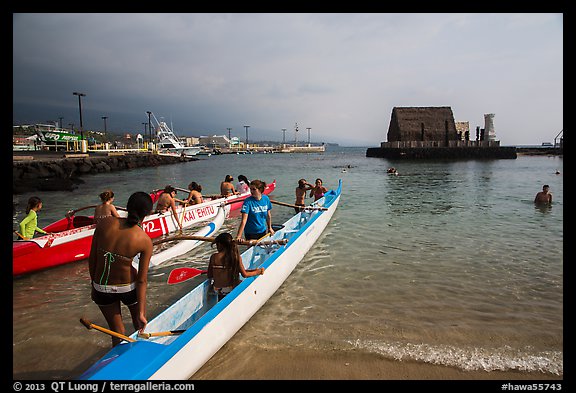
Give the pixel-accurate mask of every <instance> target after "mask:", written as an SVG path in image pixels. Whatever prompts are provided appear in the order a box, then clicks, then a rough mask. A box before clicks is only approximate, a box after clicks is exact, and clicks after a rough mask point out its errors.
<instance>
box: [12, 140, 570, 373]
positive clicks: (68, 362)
mask: <svg viewBox="0 0 576 393" xmlns="http://www.w3.org/2000/svg"><path fill="white" fill-rule="evenodd" d="M365 153H366V149H365V148H330V149H329V150H328V151H326V152H325V153H323V154H254V155H222V156H212V157H202V158H201V159H200V160H199V161H194V162H188V163H183V164H176V165H169V166H160V167H154V168H142V169H134V170H127V171H123V172H115V173H109V174H98V175H93V176H92V175H90V176H85V177H84V178H83V180H84V181H85V183H84V184H82V185H80V187H79V188H78V189H77V190H75V191H73V192H49V193H41V194H38V195H39V196H40V197H41V198H42V199H43V201H44V207H43V209H42V210H41V211H40V213H39V224H40V225H41V226H43V225H47V224H48V223H50V222H52V221H54V220H56V219H59V218H61V217H62V216H63V214H64V213H65V212H66V211H67V210H68V209H75V208H78V207H82V206H88V205H93V204H96V203H98V194H99V193H100V192H101V191H103V190H104V189H107V188H111V189H112V190H113V191H114V192H115V194H116V200H115V203H116V205H118V206H125V202H126V201H127V199H128V196H129V195H130V194H131V193H132V192H134V191H140V190H143V191H149V190H151V189H153V188H162V187H163V186H164V185H166V184H172V185H175V186H178V187H182V188H186V186H187V184H188V183H189V182H191V181H196V182H198V183H200V184H201V185H202V186H203V192H204V193H205V194H212V193H216V192H218V190H219V184H220V182H221V181H222V180H223V179H224V177H225V176H226V175H227V174H231V175H233V176H234V178H235V180H236V177H237V176H238V175H240V174H244V175H246V176H247V177H248V178H249V179H255V178H260V179H262V180H264V181H267V182H268V181H272V180H273V179H276V181H277V187H276V190H275V191H274V193H273V194H272V196H273V197H274V199H277V200H279V201H284V202H288V203H293V202H294V190H295V187H296V186H297V182H298V179H300V178H305V179H307V180H308V181H309V182H314V180H315V179H316V178H322V179H323V181H324V185H325V186H326V187H327V188H329V189H330V188H335V187H336V186H337V184H338V179H342V180H343V191H342V197H341V200H340V204H339V207H338V209H337V211H336V213H335V214H334V216H333V218H332V220H331V222H330V224H329V225H328V227H327V228H326V230H325V231H324V233H323V235H322V236H321V237H320V239H319V240H318V241H317V243H316V244H315V246H314V247H313V248H312V249H311V250H310V252H308V254H307V255H306V256H305V258H304V259H303V260H302V261H301V262H300V264H299V265H298V266H297V267H296V269H295V270H294V272H293V273H292V274H291V275H290V276H289V277H288V279H287V280H286V281H285V283H284V284H283V285H282V286H281V287H280V288H279V290H278V291H277V292H276V294H275V295H274V296H273V297H272V298H270V300H269V301H268V302H267V303H266V304H265V305H264V306H263V307H262V308H261V309H260V311H259V312H258V313H257V314H256V315H255V316H254V317H253V318H252V319H251V320H250V321H249V322H248V323H247V324H246V325H245V326H244V327H243V328H242V329H241V330H240V331H239V332H238V333H237V334H236V336H235V337H233V338H232V340H231V341H232V342H233V343H235V344H237V345H240V346H241V345H242V344H243V342H247V341H248V339H249V338H250V337H253V336H254V335H258V336H259V340H258V343H257V344H254V340H250V341H251V342H250V345H251V346H253V345H258V346H260V347H261V348H264V349H274V350H282V349H298V348H306V349H313V350H317V351H333V350H342V351H348V350H354V351H360V352H366V353H377V354H380V355H382V356H384V357H386V358H389V359H393V360H397V361H415V362H422V363H430V364H435V365H443V366H446V367H455V368H458V369H461V370H464V371H467V370H485V371H493V370H515V371H518V372H531V373H540V372H541V373H543V374H547V375H553V376H561V375H563V241H564V231H563V229H564V228H563V223H564V217H563V203H564V200H563V184H564V182H563V176H564V175H563V173H564V172H563V161H562V158H561V157H558V156H518V158H517V159H516V160H464V161H445V160H434V161H391V160H386V159H380V158H367V157H365ZM390 166H394V167H396V168H397V169H398V172H399V175H398V176H394V175H390V174H388V173H387V172H386V170H387V168H389V167H390ZM556 171H560V174H556ZM543 184H549V185H550V190H551V192H552V194H553V197H554V201H553V204H552V206H551V207H545V208H540V207H535V206H534V204H533V199H534V196H535V194H536V193H537V192H538V191H540V190H541V189H542V185H543ZM31 195H32V194H23V195H18V196H14V199H15V200H16V201H19V202H20V204H19V206H18V207H17V211H16V214H15V216H14V218H13V222H14V227H15V228H16V225H17V223H18V222H19V220H21V219H22V218H23V214H24V213H23V210H24V208H25V203H26V201H27V199H28V197H29V196H31ZM178 196H180V197H181V196H182V194H181V193H179V194H178ZM309 201H311V199H309ZM292 214H293V209H291V208H287V207H282V206H277V205H275V206H274V210H273V222H274V223H275V224H277V223H278V224H279V223H282V222H284V221H285V220H287V219H288V218H289V217H290V216H291V215H292ZM238 222H239V218H238V216H237V215H233V216H232V217H231V218H229V219H228V220H227V221H226V223H225V225H224V227H223V229H222V230H228V231H231V232H233V233H236V228H237V227H238ZM188 231H190V233H191V232H192V231H191V230H188ZM212 252H213V249H211V248H210V246H209V245H206V246H201V247H198V248H197V249H195V250H193V251H192V252H190V253H189V254H187V255H184V256H181V257H178V258H176V259H174V260H173V261H171V262H170V264H169V266H165V267H164V268H160V269H158V270H157V271H154V272H153V273H151V276H150V279H149V290H148V318H149V319H151V318H152V317H153V315H154V314H155V313H157V312H159V311H160V310H161V309H163V308H165V307H166V306H168V305H169V304H171V302H173V301H174V299H176V298H177V297H179V296H180V295H181V294H182V293H184V292H185V291H187V290H189V289H190V288H191V287H192V286H194V285H197V284H198V282H199V280H202V278H201V277H198V278H197V279H193V280H190V281H188V282H186V283H183V284H179V285H167V284H166V279H167V275H168V273H169V272H170V271H171V270H172V269H173V268H174V267H181V266H191V267H197V268H205V267H206V266H207V262H208V257H209V255H210V254H211V253H212ZM82 316H84V317H86V318H88V319H89V320H91V321H92V322H93V323H95V324H98V325H100V326H104V327H106V323H105V321H104V319H103V317H102V316H101V314H100V312H99V310H98V308H97V307H96V306H95V305H94V304H93V303H92V302H91V300H90V286H89V275H88V271H87V263H86V262H77V263H73V264H69V265H65V266H61V267H57V268H53V269H49V270H46V271H42V272H37V273H34V274H31V275H28V276H24V277H19V278H15V279H14V280H13V328H14V329H13V335H12V337H13V376H14V378H15V379H29V378H42V379H67V378H74V377H76V376H77V375H79V374H80V373H81V372H82V371H84V370H85V369H86V368H88V367H89V365H90V364H91V363H92V362H93V361H95V360H96V359H97V358H98V357H100V356H101V355H103V354H104V353H105V352H106V351H107V349H109V346H110V338H109V336H107V335H105V334H102V333H100V332H97V331H94V330H91V331H88V330H87V329H86V328H85V327H84V326H83V325H81V324H80V323H79V321H78V320H79V318H80V317H82ZM125 323H126V326H127V329H128V331H131V330H130V329H131V324H130V322H129V316H128V312H127V310H126V311H125ZM215 356H216V357H217V356H219V354H216V355H215Z"/></svg>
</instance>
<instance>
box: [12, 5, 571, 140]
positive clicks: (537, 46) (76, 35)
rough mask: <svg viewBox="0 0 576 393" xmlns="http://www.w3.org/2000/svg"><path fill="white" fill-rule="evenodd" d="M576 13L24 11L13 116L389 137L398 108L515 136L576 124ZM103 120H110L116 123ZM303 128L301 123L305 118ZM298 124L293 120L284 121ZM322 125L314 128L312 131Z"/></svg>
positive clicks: (551, 132)
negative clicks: (566, 92) (575, 118)
mask: <svg viewBox="0 0 576 393" xmlns="http://www.w3.org/2000/svg"><path fill="white" fill-rule="evenodd" d="M563 25H564V22H563V14H558V13H556V14H554V13H495V14H490V13H481V14H477V13H464V14H458V13H446V14H440V13H438V14H429V13H408V14H399V13H393V14H386V13H366V14H364V13H326V14H323V13H311V14H306V13H271V14H267V13H242V14H241V13H231V14H225V13H221V14H219V13H216V14H206V13H188V14H187V13H184V14H152V13H120V14H93V13H81V14H72V13H61V14H59V13H52V14H34V13H20V14H18V13H17V14H13V125H21V124H34V123H46V122H47V121H50V120H52V121H59V118H60V117H62V118H63V119H62V124H63V126H64V127H69V126H70V124H72V123H74V127H78V126H79V124H80V110H79V102H78V96H75V95H73V94H72V93H73V92H80V93H83V94H86V96H84V97H82V102H81V104H82V123H83V128H84V130H94V131H102V130H104V125H105V123H106V128H107V130H108V131H109V132H115V133H125V132H129V133H137V132H140V133H144V127H145V126H144V125H143V124H142V123H147V122H148V115H147V114H146V112H147V111H151V112H153V113H154V115H155V116H156V117H157V118H158V119H164V121H166V123H167V124H168V125H169V126H170V125H171V128H172V129H173V131H174V132H175V133H176V134H177V135H178V136H203V135H228V130H227V129H228V128H231V129H232V130H231V131H230V134H231V136H232V137H234V136H237V137H239V138H240V139H241V140H242V141H244V140H245V138H246V128H245V127H244V126H245V125H249V126H250V127H249V128H248V138H249V141H250V142H252V141H263V140H269V141H278V142H282V141H283V140H285V141H286V142H287V143H292V142H294V141H295V140H297V141H298V142H308V138H309V139H310V141H311V142H313V143H319V142H325V143H338V144H340V145H341V146H379V145H380V143H381V142H384V141H386V140H387V132H388V126H389V124H390V117H391V114H392V109H393V108H394V107H407V106H419V107H422V106H424V107H434V106H449V107H451V108H452V111H453V114H454V119H455V121H468V122H469V123H470V130H471V137H472V138H474V135H475V133H474V132H475V129H476V127H477V126H480V128H484V124H485V123H484V114H487V113H493V114H494V115H495V116H494V129H495V132H496V139H497V140H499V141H500V143H501V145H503V146H510V145H540V144H541V143H542V142H554V137H555V136H556V135H557V134H558V133H559V132H560V131H561V130H562V129H563V127H564V125H563V27H564V26H563ZM102 117H107V119H106V120H104V119H102ZM296 125H297V126H298V130H299V131H298V132H297V133H296V132H295V127H296ZM283 128H285V129H286V131H285V132H284V131H282V129H283ZM308 128H309V130H308Z"/></svg>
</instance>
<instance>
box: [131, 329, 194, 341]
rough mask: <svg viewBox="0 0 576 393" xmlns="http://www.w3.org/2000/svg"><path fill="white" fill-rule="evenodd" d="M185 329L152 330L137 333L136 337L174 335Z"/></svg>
mask: <svg viewBox="0 0 576 393" xmlns="http://www.w3.org/2000/svg"><path fill="white" fill-rule="evenodd" d="M185 331H186V329H181V330H168V331H167V332H154V333H138V337H142V338H146V339H148V338H150V337H159V336H175V335H177V334H182V333H184V332H185Z"/></svg>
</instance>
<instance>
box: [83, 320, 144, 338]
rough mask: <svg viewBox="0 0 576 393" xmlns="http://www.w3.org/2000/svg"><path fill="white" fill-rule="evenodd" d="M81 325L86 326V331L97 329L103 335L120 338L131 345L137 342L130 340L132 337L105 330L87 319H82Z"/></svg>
mask: <svg viewBox="0 0 576 393" xmlns="http://www.w3.org/2000/svg"><path fill="white" fill-rule="evenodd" d="M80 323H81V324H82V325H84V326H86V329H88V330H90V329H96V330H99V331H101V332H102V333H106V334H108V335H110V336H114V337H117V338H120V339H122V340H124V341H128V342H131V343H133V342H135V341H136V340H134V339H133V338H130V337H128V336H125V335H123V334H120V333H116V332H115V331H112V330H109V329H106V328H103V327H102V326H98V325H94V324H93V323H92V322H90V321H88V320H87V319H85V318H80Z"/></svg>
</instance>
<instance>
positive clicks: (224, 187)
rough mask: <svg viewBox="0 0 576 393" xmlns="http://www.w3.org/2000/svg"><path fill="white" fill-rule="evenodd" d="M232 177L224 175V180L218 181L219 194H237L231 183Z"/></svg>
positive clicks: (224, 195)
mask: <svg viewBox="0 0 576 393" xmlns="http://www.w3.org/2000/svg"><path fill="white" fill-rule="evenodd" d="M232 181H234V178H233V177H232V176H231V175H226V177H225V178H224V181H223V182H222V183H220V194H221V195H222V196H223V197H228V196H231V195H237V194H238V191H236V189H235V188H234V184H232Z"/></svg>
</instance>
